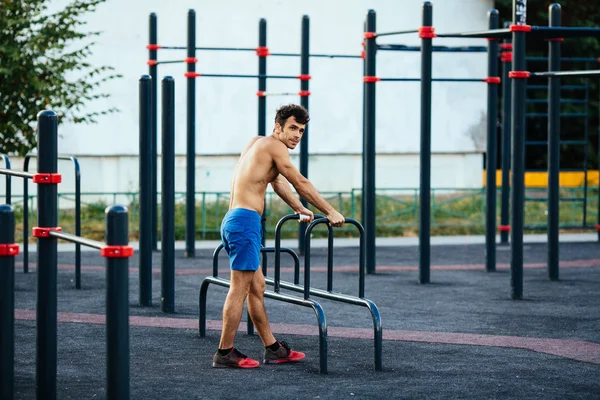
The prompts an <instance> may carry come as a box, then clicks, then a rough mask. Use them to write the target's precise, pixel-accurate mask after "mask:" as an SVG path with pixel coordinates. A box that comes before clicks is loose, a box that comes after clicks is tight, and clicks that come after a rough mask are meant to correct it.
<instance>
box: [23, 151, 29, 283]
mask: <svg viewBox="0 0 600 400" xmlns="http://www.w3.org/2000/svg"><path fill="white" fill-rule="evenodd" d="M28 162H29V158H27V157H26V158H25V160H24V162H23V170H25V171H27V163H28ZM23 273H24V274H28V273H29V179H23Z"/></svg>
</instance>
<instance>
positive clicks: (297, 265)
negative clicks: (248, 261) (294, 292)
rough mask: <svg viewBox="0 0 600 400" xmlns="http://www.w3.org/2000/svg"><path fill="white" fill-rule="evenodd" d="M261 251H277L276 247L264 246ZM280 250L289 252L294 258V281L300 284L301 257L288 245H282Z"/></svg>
mask: <svg viewBox="0 0 600 400" xmlns="http://www.w3.org/2000/svg"><path fill="white" fill-rule="evenodd" d="M260 251H261V253H275V247H263V248H261V249H260ZM280 251H281V252H282V253H287V254H289V255H290V256H292V258H293V259H294V283H295V284H298V282H299V281H300V257H298V254H296V252H295V251H294V250H292V249H290V248H287V247H282V248H281V249H280Z"/></svg>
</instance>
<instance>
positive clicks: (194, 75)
mask: <svg viewBox="0 0 600 400" xmlns="http://www.w3.org/2000/svg"><path fill="white" fill-rule="evenodd" d="M184 75H185V77H186V78H268V79H300V80H301V81H308V80H310V75H296V76H292V75H245V74H199V73H197V72H186V73H185V74H184Z"/></svg>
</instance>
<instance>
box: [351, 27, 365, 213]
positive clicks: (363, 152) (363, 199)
mask: <svg viewBox="0 0 600 400" xmlns="http://www.w3.org/2000/svg"><path fill="white" fill-rule="evenodd" d="M367 19H368V16H367V18H365V20H364V23H363V32H365V33H366V32H368V29H367ZM362 47H363V50H362V53H361V56H362V64H363V79H364V77H365V76H367V41H366V40H364V39H363V42H362ZM366 86H367V85H364V84H363V106H362V112H363V115H362V121H363V124H362V138H363V140H362V153H361V154H362V166H361V167H362V178H363V187H362V192H361V201H360V220H361V221H362V223H363V224H364V223H365V215H367V212H366V210H365V176H366V171H367V167H366V165H367V164H366V161H367V157H366V154H367V152H366V149H365V144H366V143H367V128H366V118H367V90H366ZM352 196H354V193H352Z"/></svg>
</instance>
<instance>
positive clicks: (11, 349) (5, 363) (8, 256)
mask: <svg viewBox="0 0 600 400" xmlns="http://www.w3.org/2000/svg"><path fill="white" fill-rule="evenodd" d="M14 243H15V212H14V210H13V208H12V207H11V206H9V205H5V204H2V205H0V398H2V399H7V400H8V399H12V398H13V396H14V379H15V255H16V254H18V251H15V250H14V246H15V244H14ZM9 246H11V247H13V250H12V251H11V249H10V248H9ZM17 249H18V247H17Z"/></svg>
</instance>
